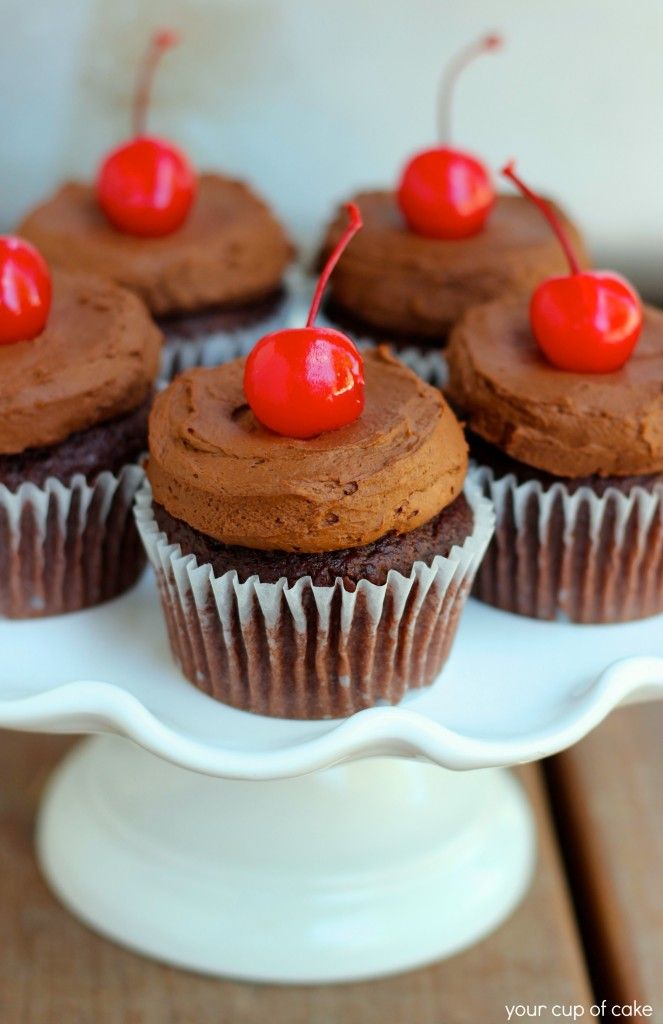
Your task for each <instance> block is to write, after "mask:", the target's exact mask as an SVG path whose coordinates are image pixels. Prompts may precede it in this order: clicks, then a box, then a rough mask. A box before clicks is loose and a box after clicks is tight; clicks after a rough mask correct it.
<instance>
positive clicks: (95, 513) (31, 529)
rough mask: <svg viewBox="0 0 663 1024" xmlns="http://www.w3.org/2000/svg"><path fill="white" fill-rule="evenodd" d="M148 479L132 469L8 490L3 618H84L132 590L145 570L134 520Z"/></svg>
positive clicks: (1, 545) (4, 493) (0, 538)
mask: <svg viewBox="0 0 663 1024" xmlns="http://www.w3.org/2000/svg"><path fill="white" fill-rule="evenodd" d="M143 478H144V473H143V470H142V469H141V468H140V467H139V466H133V465H132V466H125V467H124V468H123V469H122V470H121V472H120V473H119V475H117V476H116V475H114V474H113V473H109V472H106V473H101V474H100V475H99V477H98V478H97V479H96V480H95V481H94V483H87V481H86V480H85V477H84V476H82V475H77V476H75V477H73V479H72V480H71V483H69V484H67V485H65V484H63V483H62V482H61V481H60V480H58V479H56V478H55V477H49V478H48V480H47V481H46V482H45V484H44V486H43V487H37V486H36V485H35V484H33V483H24V484H22V485H21V486H20V487H19V488H18V490H17V491H15V492H12V491H10V490H9V489H8V488H7V487H5V486H4V485H1V484H0V564H1V565H2V575H1V577H0V615H4V616H6V617H8V618H16V619H23V618H35V617H39V616H43V615H58V614H60V613H61V612H71V611H77V610H79V609H81V608H88V607H89V606H91V605H96V604H99V603H100V602H101V601H106V600H108V599H109V598H111V597H115V596H116V595H117V594H121V593H122V592H123V591H124V590H126V589H127V588H128V587H130V586H131V584H132V583H134V582H135V580H136V579H137V578H138V576H139V574H140V572H141V570H142V568H143V566H144V565H145V555H144V551H143V549H142V546H141V543H140V540H139V537H138V534H137V531H136V527H135V522H134V518H133V515H132V507H133V502H134V498H135V495H136V492H137V491H138V489H139V487H140V485H141V483H142V481H143Z"/></svg>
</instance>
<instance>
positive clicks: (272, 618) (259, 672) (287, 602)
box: [136, 482, 494, 719]
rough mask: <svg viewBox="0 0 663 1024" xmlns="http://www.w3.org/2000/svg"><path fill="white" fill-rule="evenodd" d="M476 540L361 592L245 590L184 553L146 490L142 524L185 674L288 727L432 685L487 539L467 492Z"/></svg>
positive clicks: (139, 504) (488, 520) (481, 501)
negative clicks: (159, 518)
mask: <svg viewBox="0 0 663 1024" xmlns="http://www.w3.org/2000/svg"><path fill="white" fill-rule="evenodd" d="M465 493H466V497H467V499H468V501H469V503H470V505H471V507H472V510H473V513H474V526H473V530H472V533H471V534H470V535H469V536H468V537H467V539H466V540H465V542H464V543H463V544H462V546H457V547H454V548H453V549H452V551H451V553H450V554H449V557H446V558H445V557H442V556H437V557H436V558H435V559H434V560H433V563H432V564H431V565H430V566H427V565H425V564H424V563H423V562H416V563H415V565H414V567H413V569H412V572H411V573H410V575H409V576H407V577H406V576H403V575H402V574H401V573H398V572H395V571H391V572H390V573H389V576H388V579H387V582H386V583H385V584H384V585H383V586H376V585H374V584H372V583H369V582H368V581H367V580H362V581H360V582H359V583H358V585H357V587H356V589H355V591H354V592H349V591H347V590H345V589H344V587H343V582H342V580H341V579H337V580H336V583H335V584H334V586H331V587H318V586H315V585H314V584H313V583H312V582H311V578H310V577H308V576H307V577H304V578H302V579H299V580H297V581H296V582H295V583H294V585H289V584H288V582H287V580H286V579H285V578H283V579H281V580H279V581H278V582H277V583H262V582H261V581H260V580H259V578H258V577H257V576H254V577H251V578H250V579H248V580H246V582H244V583H240V582H239V580H238V577H237V573H236V572H235V571H234V570H233V571H230V572H227V573H224V574H223V575H222V576H220V577H215V576H214V574H213V571H212V567H211V566H210V565H209V564H208V565H198V562H197V560H196V558H195V556H194V555H183V554H182V553H181V549H180V547H179V545H175V544H170V543H169V541H168V537H167V536H166V535H165V534H164V533H161V532H160V530H159V527H158V525H157V522H156V520H155V518H154V514H153V511H152V495H151V490H150V487H149V484H148V483H147V482H146V484H145V485H144V486H143V487H142V488H141V490H140V492H139V494H138V498H137V501H136V521H137V523H138V529H139V531H140V534H141V537H142V539H143V543H144V545H145V548H146V551H147V554H148V557H149V559H150V562H151V563H152V565H153V567H154V570H155V573H156V577H157V583H158V587H159V593H160V597H161V603H162V606H163V611H164V615H165V619H166V624H167V628H168V636H169V640H170V646H171V648H172V652H173V655H174V657H175V659H176V661H177V662H178V663H179V665H180V667H181V669H182V671H183V673H184V675H185V676H186V677H187V678H188V679H189V680H190V681H191V682H192V683H194V684H195V685H196V686H197V687H198V688H199V689H201V690H203V691H204V692H205V693H207V694H209V695H210V696H212V697H215V698H216V699H217V700H221V701H223V702H224V703H226V704H231V705H232V706H234V707H237V708H242V709H244V710H247V711H254V712H257V713H258V714H262V715H273V716H276V717H282V718H309V719H311V718H340V717H344V716H346V715H349V714H352V713H353V712H354V711H359V710H360V709H361V708H367V707H372V706H373V705H375V704H376V703H378V702H385V701H386V702H388V703H390V704H395V703H397V702H398V701H399V700H400V699H401V698H402V697H403V696H404V694H405V693H406V692H407V691H408V690H410V689H415V688H418V687H422V686H427V685H428V684H430V683H432V682H433V680H434V679H435V678H436V676H437V675H438V674H439V672H440V670H441V668H442V666H443V665H444V662H445V661H446V659H447V656H448V654H449V650H450V648H451V644H452V641H453V638H454V635H455V632H456V627H457V625H458V620H459V617H460V615H461V612H462V609H463V606H464V604H465V600H466V598H467V596H468V594H469V592H470V590H471V587H472V583H473V580H474V576H475V573H476V571H477V568H478V566H479V563H480V561H481V558H482V556H483V554H484V551H485V549H486V547H487V545H488V543H489V541H490V538H491V535H492V531H493V523H494V516H493V510H492V506H491V505H490V502H488V501H487V500H486V499H485V498H482V497H481V495H480V494H479V492H478V490H477V488H476V487H475V486H473V485H472V484H468V486H467V488H466V491H465Z"/></svg>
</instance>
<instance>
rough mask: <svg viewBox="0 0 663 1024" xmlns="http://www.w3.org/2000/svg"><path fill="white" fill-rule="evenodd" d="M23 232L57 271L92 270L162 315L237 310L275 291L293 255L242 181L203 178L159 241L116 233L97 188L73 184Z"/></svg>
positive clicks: (48, 202)
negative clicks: (183, 213) (187, 208)
mask: <svg viewBox="0 0 663 1024" xmlns="http://www.w3.org/2000/svg"><path fill="white" fill-rule="evenodd" d="M20 234H21V235H23V236H24V237H25V238H27V239H28V240H29V241H31V242H33V243H34V244H35V245H36V246H37V247H38V248H39V249H40V250H41V252H42V253H43V255H44V256H45V257H46V259H47V260H48V262H49V263H50V264H52V265H53V266H60V267H64V268H66V269H69V270H74V271H80V270H83V271H89V272H93V273H97V274H100V275H101V276H103V277H107V278H110V279H111V280H113V281H115V282H116V283H117V284H121V285H125V286H126V287H128V288H130V289H131V290H132V291H135V292H137V293H138V294H139V295H140V296H141V297H142V298H143V300H144V301H145V303H146V304H147V306H148V307H149V309H150V310H151V312H152V313H153V314H155V315H157V316H166V315H168V314H172V313H184V312H189V311H197V310H201V309H207V308H212V307H214V306H224V305H228V306H232V305H237V304H242V303H246V302H251V301H253V300H254V299H260V298H263V297H265V296H266V295H269V294H270V293H272V292H274V291H276V289H278V288H279V286H280V284H281V279H282V276H283V272H284V270H285V268H286V266H287V264H288V263H289V261H290V259H291V257H292V247H291V244H290V242H289V241H288V238H287V236H286V234H285V232H284V230H283V228H282V227H281V225H280V224H279V223H278V221H277V220H276V218H275V217H274V216H273V214H272V213H271V212H270V210H269V208H268V207H267V206H266V205H265V203H264V202H263V201H262V200H261V199H259V198H258V196H257V195H256V194H255V193H254V192H253V191H252V190H251V189H250V188H249V187H248V186H247V185H245V184H244V183H242V182H239V181H233V180H231V179H229V178H225V177H222V176H221V175H218V174H203V175H201V176H200V178H199V182H198V191H197V196H196V199H195V202H194V204H193V207H192V209H191V212H190V214H189V216H188V217H187V219H186V221H185V223H184V224H183V225H182V227H180V228H179V229H178V230H177V231H174V232H172V233H171V234H167V235H164V236H162V237H160V238H140V237H137V236H134V235H129V234H125V233H123V232H121V231H118V230H117V229H116V228H114V227H112V226H111V224H110V223H109V222H108V221H107V219H106V217H105V216H104V214H103V213H102V211H101V209H100V208H99V205H98V203H97V199H96V196H95V192H94V188H93V187H92V185H88V184H83V183H81V182H68V183H66V184H64V185H62V186H61V187H60V188H59V189H58V190H57V192H55V194H54V195H53V196H51V197H50V198H49V199H47V200H46V201H45V202H44V203H42V204H41V205H40V206H37V207H36V208H35V209H34V210H33V211H32V212H31V213H29V214H28V215H27V217H26V218H25V220H24V221H23V223H22V225H21V227H20Z"/></svg>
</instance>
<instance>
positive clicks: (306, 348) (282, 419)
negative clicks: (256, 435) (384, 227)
mask: <svg viewBox="0 0 663 1024" xmlns="http://www.w3.org/2000/svg"><path fill="white" fill-rule="evenodd" d="M345 208H346V210H347V212H348V215H349V217H350V223H349V224H348V226H347V228H346V229H345V231H344V232H343V235H342V237H341V238H340V239H339V241H338V243H337V244H336V246H335V247H334V249H333V251H332V253H331V255H330V256H329V259H328V260H327V262H326V264H325V267H324V270H323V271H322V274H321V275H320V280H319V281H318V285H317V288H316V289H315V294H314V295H313V301H312V303H311V308H310V310H309V314H308V319H307V321H306V327H296V328H292V329H290V330H284V331H275V332H274V333H273V334H267V335H265V337H264V338H261V340H260V341H259V342H258V343H257V344H256V345H255V347H254V348H253V349H252V351H251V353H250V355H249V357H248V359H247V361H246V367H245V369H244V391H245V393H246V397H247V399H248V402H249V405H250V406H251V409H252V410H253V412H254V414H255V416H256V417H257V419H259V420H260V422H261V423H262V424H263V425H264V426H265V427H269V429H270V430H273V431H274V432H275V433H276V434H283V435H284V436H285V437H297V438H310V437H315V436H316V435H317V434H321V433H323V431H326V430H336V429H337V427H343V426H345V425H346V424H348V423H352V422H353V421H354V420H356V419H357V418H358V417H359V416H360V415H361V412H362V409H363V408H364V364H363V361H362V358H361V355H360V354H359V350H358V349H357V347H356V345H355V344H354V342H352V341H351V340H350V338H348V337H346V335H345V334H342V333H341V332H340V331H336V330H334V329H333V328H330V327H316V326H315V324H314V321H315V318H316V316H317V313H318V309H319V308H320V302H321V301H322V294H323V292H324V289H325V286H326V284H327V281H328V280H329V277H330V274H331V272H332V270H333V269H334V267H335V266H336V264H337V262H338V260H339V259H340V257H341V254H342V252H343V250H344V249H345V247H346V246H347V244H348V242H349V241H350V239H351V238H352V237H353V235H355V234H356V233H357V231H358V230H359V228H360V227H361V226H362V219H361V214H360V213H359V210H358V208H357V207H356V206H355V204H354V203H348V204H347V205H346V207H345Z"/></svg>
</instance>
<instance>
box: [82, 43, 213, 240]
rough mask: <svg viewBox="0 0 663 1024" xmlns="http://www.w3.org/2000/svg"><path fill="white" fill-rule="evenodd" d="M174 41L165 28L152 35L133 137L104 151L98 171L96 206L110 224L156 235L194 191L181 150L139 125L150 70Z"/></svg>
mask: <svg viewBox="0 0 663 1024" xmlns="http://www.w3.org/2000/svg"><path fill="white" fill-rule="evenodd" d="M177 41H178V40H177V37H176V36H175V35H174V33H172V32H168V31H164V32H157V33H156V35H155V36H154V37H153V39H152V41H151V43H150V48H149V50H148V52H147V55H146V57H145V61H144V63H143V65H142V67H141V73H140V78H139V83H138V87H137V89H136V97H135V103H134V134H135V138H134V139H133V141H131V142H127V143H125V144H124V145H122V146H118V147H117V149H114V150H113V151H112V152H111V153H109V154H108V156H107V157H106V159H105V160H104V161H103V163H102V165H101V168H100V170H99V174H98V177H97V197H98V200H99V205H100V206H101V209H102V210H103V211H104V213H105V214H106V217H107V218H108V220H109V221H110V222H111V224H112V225H113V226H114V227H116V228H118V229H119V230H120V231H123V232H125V233H126V234H129V235H138V236H142V237H146V238H156V237H159V236H160V235H169V234H171V233H172V232H173V231H176V230H177V228H179V227H180V226H181V225H182V224H183V223H184V221H185V220H186V218H187V215H188V213H189V210H190V209H191V205H192V203H193V200H194V198H195V194H196V175H195V173H194V171H193V169H192V167H191V165H190V163H189V161H188V159H187V157H186V156H185V154H184V153H183V152H182V151H181V150H180V149H178V147H177V146H174V145H173V144H172V142H167V141H166V140H164V139H157V138H154V137H152V136H148V135H145V131H144V127H145V114H146V111H147V106H148V103H149V98H150V91H151V87H152V81H153V78H154V72H155V70H156V67H157V64H158V62H159V60H160V58H161V56H162V54H163V53H165V51H166V50H168V49H170V47H171V46H174V45H175V43H176V42H177Z"/></svg>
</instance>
